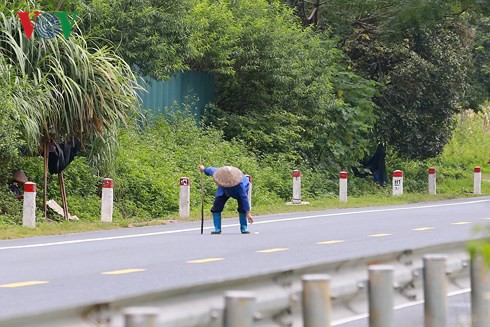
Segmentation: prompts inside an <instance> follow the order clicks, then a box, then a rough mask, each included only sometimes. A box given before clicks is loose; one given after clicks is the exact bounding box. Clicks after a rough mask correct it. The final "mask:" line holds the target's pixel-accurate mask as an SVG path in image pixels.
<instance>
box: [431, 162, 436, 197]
mask: <svg viewBox="0 0 490 327" xmlns="http://www.w3.org/2000/svg"><path fill="white" fill-rule="evenodd" d="M436 190H437V187H436V169H435V168H434V167H430V168H429V194H431V195H435V194H436V193H437V191H436Z"/></svg>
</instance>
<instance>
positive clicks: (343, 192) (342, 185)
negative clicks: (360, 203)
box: [339, 171, 347, 202]
mask: <svg viewBox="0 0 490 327" xmlns="http://www.w3.org/2000/svg"><path fill="white" fill-rule="evenodd" d="M339 199H340V202H347V172H346V171H341V172H340V180H339Z"/></svg>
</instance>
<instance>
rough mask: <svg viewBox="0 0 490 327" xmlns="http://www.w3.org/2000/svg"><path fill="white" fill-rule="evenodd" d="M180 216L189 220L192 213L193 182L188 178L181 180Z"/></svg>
mask: <svg viewBox="0 0 490 327" xmlns="http://www.w3.org/2000/svg"><path fill="white" fill-rule="evenodd" d="M179 188H180V195H179V216H180V218H189V217H190V213H191V180H190V179H189V178H188V177H181V178H180V186H179Z"/></svg>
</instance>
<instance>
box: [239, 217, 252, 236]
mask: <svg viewBox="0 0 490 327" xmlns="http://www.w3.org/2000/svg"><path fill="white" fill-rule="evenodd" d="M238 217H239V218H240V232H242V234H250V232H249V231H248V229H247V215H246V214H244V213H241V214H239V216H238Z"/></svg>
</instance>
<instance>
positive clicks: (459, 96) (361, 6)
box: [295, 0, 489, 158]
mask: <svg viewBox="0 0 490 327" xmlns="http://www.w3.org/2000/svg"><path fill="white" fill-rule="evenodd" d="M295 2H297V1H295ZM310 9H311V8H310ZM320 10H321V15H320V16H321V19H320V21H319V24H318V26H316V30H317V31H318V32H319V33H332V34H335V35H338V36H339V38H340V42H339V46H340V48H341V49H343V50H344V51H345V52H346V53H347V54H348V55H349V59H350V61H351V64H352V67H353V68H354V71H355V72H357V73H358V74H360V75H362V76H364V77H365V78H368V79H371V80H374V81H376V82H379V83H380V85H381V87H380V88H379V91H380V92H379V95H378V96H377V97H376V98H375V103H376V105H377V110H376V116H377V117H378V120H377V123H376V128H375V129H374V134H373V136H372V139H373V140H376V141H381V142H386V143H388V144H389V145H391V146H393V147H394V148H395V149H396V150H397V151H398V152H399V154H400V155H402V156H406V157H413V158H427V157H431V156H434V155H437V154H438V153H440V152H441V150H442V148H443V146H444V145H445V144H446V142H447V141H448V139H449V137H450V135H451V119H452V116H453V114H454V113H455V112H458V111H459V110H460V108H461V107H462V105H464V104H465V103H468V101H466V102H465V99H466V98H469V97H468V95H471V94H473V95H474V93H472V92H471V90H470V88H471V89H474V87H475V86H477V85H478V86H479V87H480V88H481V87H483V88H486V85H488V84H489V83H488V79H486V77H485V76H482V74H481V72H480V70H479V68H476V67H479V63H476V62H475V61H474V57H472V51H474V49H475V47H474V46H475V34H474V32H473V26H474V25H472V24H471V23H470V19H471V18H473V17H476V16H479V15H483V14H488V6H487V5H486V4H485V1H479V0H467V1H456V0H455V1H446V0H438V1H429V0H410V1H401V0H370V1H359V0H357V1H344V0H334V1H330V2H329V3H328V7H327V8H320ZM486 53H487V52H485V55H486ZM480 58H481V57H480ZM484 60H485V61H486V60H487V59H486V58H484ZM472 69H473V75H471V71H472ZM477 72H478V73H477ZM475 75H478V76H479V79H478V82H477V83H472V87H470V81H471V80H474V78H472V76H475ZM485 79H486V81H485ZM477 89H478V87H477ZM469 99H471V98H469ZM472 99H473V100H474V101H473V102H475V101H481V100H482V98H481V97H480V98H478V99H476V97H475V96H473V97H472ZM475 99H476V100H475Z"/></svg>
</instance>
